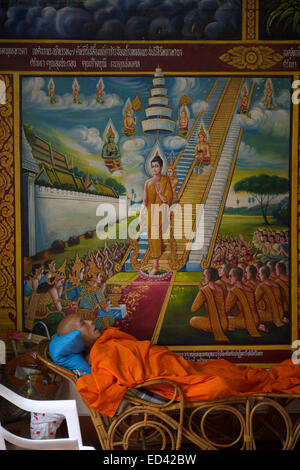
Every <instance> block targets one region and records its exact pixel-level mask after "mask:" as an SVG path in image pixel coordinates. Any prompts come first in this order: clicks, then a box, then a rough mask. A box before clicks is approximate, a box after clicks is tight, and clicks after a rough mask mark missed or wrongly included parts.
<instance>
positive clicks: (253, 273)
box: [245, 264, 257, 281]
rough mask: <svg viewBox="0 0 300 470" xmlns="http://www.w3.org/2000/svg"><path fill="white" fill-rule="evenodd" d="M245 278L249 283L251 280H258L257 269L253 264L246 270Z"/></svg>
mask: <svg viewBox="0 0 300 470" xmlns="http://www.w3.org/2000/svg"><path fill="white" fill-rule="evenodd" d="M245 276H246V279H247V281H250V280H251V279H256V277H257V269H256V267H255V266H254V265H253V264H249V265H248V266H247V267H246V269H245Z"/></svg>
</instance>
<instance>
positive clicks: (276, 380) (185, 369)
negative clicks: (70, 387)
mask: <svg viewBox="0 0 300 470" xmlns="http://www.w3.org/2000/svg"><path fill="white" fill-rule="evenodd" d="M61 343H64V345H65V347H64V350H63V354H61V355H59V354H58V350H59V348H60V345H61ZM61 351H62V349H61ZM49 352H50V355H51V357H52V359H53V361H54V362H56V363H58V364H59V365H62V366H65V367H68V368H70V369H80V368H81V367H79V366H78V362H77V359H78V358H77V359H76V358H74V357H75V356H76V355H77V356H78V357H79V358H80V360H81V362H82V367H83V366H84V364H86V372H87V373H86V374H85V375H83V376H81V377H79V378H78V380H77V382H76V386H77V390H78V392H79V393H80V395H81V396H82V398H83V399H84V401H85V402H86V404H87V405H88V406H89V407H90V408H92V409H94V410H96V411H99V412H100V413H102V414H106V415H107V416H111V417H112V416H114V414H115V413H116V411H117V409H118V406H119V404H120V403H121V401H122V398H123V396H124V394H125V392H126V390H127V388H133V387H135V386H136V385H138V384H142V383H144V382H147V381H150V380H159V379H168V380H170V381H172V382H175V383H176V384H178V385H179V386H180V388H181V390H182V393H183V396H184V400H185V401H202V400H215V399H217V398H223V397H228V396H242V395H244V396H245V395H251V394H253V393H271V392H273V393H300V367H299V366H298V365H296V364H293V363H292V361H290V360H286V361H284V362H282V363H280V364H277V365H276V366H274V367H272V368H271V369H269V370H265V369H262V368H260V367H249V366H241V365H235V364H233V363H231V362H230V361H226V360H224V359H216V360H210V361H207V362H193V361H188V360H186V359H184V358H183V357H182V356H180V355H178V354H176V353H174V352H172V351H170V350H169V349H168V348H167V347H165V346H157V345H154V344H152V343H151V341H148V340H143V341H140V340H137V339H136V338H135V337H133V336H131V335H130V334H128V333H124V332H122V331H120V330H119V329H117V328H115V327H106V328H104V329H102V331H100V330H98V329H97V327H96V325H95V324H93V322H92V321H89V320H81V319H80V316H79V315H69V316H67V317H65V318H64V319H63V320H62V321H61V323H60V324H59V327H58V330H57V335H55V336H54V337H53V338H52V340H51V342H50V346H49ZM71 356H72V357H71ZM75 359H76V360H75ZM72 361H73V363H72ZM81 370H82V369H81ZM147 390H150V391H151V392H153V393H155V394H158V395H160V396H162V397H165V398H168V399H171V398H172V397H173V394H174V388H173V387H172V386H171V385H170V384H169V383H167V382H160V383H156V384H154V385H153V384H152V385H151V386H149V387H148V386H147Z"/></svg>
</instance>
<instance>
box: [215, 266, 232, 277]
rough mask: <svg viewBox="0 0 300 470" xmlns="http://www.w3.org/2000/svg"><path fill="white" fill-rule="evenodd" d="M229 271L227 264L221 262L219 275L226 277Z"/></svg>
mask: <svg viewBox="0 0 300 470" xmlns="http://www.w3.org/2000/svg"><path fill="white" fill-rule="evenodd" d="M229 272H230V266H229V264H222V265H221V266H220V267H219V269H218V274H219V277H222V276H225V277H227V278H228V277H229Z"/></svg>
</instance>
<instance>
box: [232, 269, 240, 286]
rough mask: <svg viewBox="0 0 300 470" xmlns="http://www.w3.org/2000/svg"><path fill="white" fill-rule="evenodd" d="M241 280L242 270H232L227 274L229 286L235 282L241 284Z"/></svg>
mask: <svg viewBox="0 0 300 470" xmlns="http://www.w3.org/2000/svg"><path fill="white" fill-rule="evenodd" d="M242 279H243V270H242V269H241V268H232V269H231V270H230V273H229V280H230V284H232V285H234V284H236V282H241V281H242Z"/></svg>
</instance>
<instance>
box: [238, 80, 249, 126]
mask: <svg viewBox="0 0 300 470" xmlns="http://www.w3.org/2000/svg"><path fill="white" fill-rule="evenodd" d="M248 110H249V96H248V91H247V87H246V86H244V88H243V92H242V96H241V98H240V107H239V113H240V114H245V116H247V117H248V118H251V114H249V112H248Z"/></svg>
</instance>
